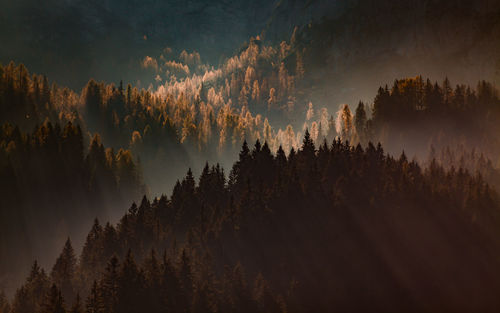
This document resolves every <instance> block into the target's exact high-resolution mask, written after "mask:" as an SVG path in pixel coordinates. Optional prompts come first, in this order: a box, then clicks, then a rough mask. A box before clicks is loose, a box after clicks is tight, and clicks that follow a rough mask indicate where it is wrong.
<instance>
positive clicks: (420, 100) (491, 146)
mask: <svg viewBox="0 0 500 313" xmlns="http://www.w3.org/2000/svg"><path fill="white" fill-rule="evenodd" d="M360 106H361V105H360ZM358 110H360V107H358ZM357 112H358V111H357ZM360 113H361V114H366V113H364V112H360ZM357 115H358V114H357ZM499 125H500V99H499V97H498V91H497V90H496V89H495V87H494V86H493V85H492V84H491V83H488V82H485V81H480V82H479V83H478V84H477V87H476V88H473V87H470V86H466V85H456V86H453V85H452V84H451V83H450V81H449V80H448V79H445V80H444V81H443V82H442V84H438V83H437V82H431V81H430V80H429V79H427V80H423V79H422V77H420V76H418V77H416V78H408V79H400V80H395V82H394V84H393V86H392V87H391V88H388V87H387V86H385V87H380V88H379V90H378V92H377V95H376V96H375V100H374V103H373V112H372V117H371V119H370V120H368V121H367V122H366V123H364V125H363V123H360V124H359V126H358V125H356V128H357V133H358V134H359V137H360V138H365V140H369V139H370V138H371V139H372V140H380V141H382V142H384V144H385V145H386V146H387V147H388V148H391V149H400V147H404V146H405V145H406V146H409V148H411V149H413V150H415V151H418V150H421V151H422V150H426V149H428V147H429V142H430V143H432V144H433V145H434V146H435V148H437V149H444V148H446V146H456V145H464V146H467V147H471V149H472V148H476V149H479V150H480V151H481V152H482V153H484V154H485V156H486V157H489V158H496V156H497V155H498V152H499V151H500V142H499V140H498V138H497V136H496V135H495V134H496V133H498V131H499V130H500V129H499ZM358 128H359V129H358ZM408 143H410V144H408ZM494 161H496V160H494Z"/></svg>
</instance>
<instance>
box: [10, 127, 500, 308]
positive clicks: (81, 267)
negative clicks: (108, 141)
mask: <svg viewBox="0 0 500 313" xmlns="http://www.w3.org/2000/svg"><path fill="white" fill-rule="evenodd" d="M498 206H499V204H498V198H497V194H496V192H495V191H494V190H493V189H492V188H491V187H490V186H489V185H488V184H487V183H486V182H485V181H484V180H483V179H482V178H481V176H480V175H478V174H476V175H473V174H471V173H469V172H468V171H467V170H464V169H462V168H460V169H452V170H445V169H443V168H442V167H441V166H439V165H438V164H437V162H435V161H433V162H432V164H431V165H430V166H429V167H428V168H422V167H421V166H419V165H418V163H416V162H414V161H409V160H408V159H407V157H406V155H405V154H402V155H401V156H399V157H397V158H394V157H391V156H389V155H387V154H386V153H385V152H384V150H383V148H382V147H381V146H380V145H378V146H377V147H375V146H374V145H372V144H371V143H369V144H368V146H367V148H366V149H363V148H362V147H361V146H360V145H357V146H355V147H354V146H350V145H349V144H348V143H343V142H342V141H340V139H338V140H336V141H334V142H332V143H331V144H327V143H326V141H325V142H324V143H323V144H322V145H321V146H320V147H319V149H316V148H315V145H314V142H313V141H312V139H311V137H310V135H309V133H308V132H306V134H305V137H304V140H303V144H302V146H301V147H300V149H298V150H297V151H295V150H294V149H292V150H291V151H290V152H289V154H288V156H287V155H286V154H285V152H284V151H283V149H281V148H280V149H279V150H278V151H277V153H276V154H272V153H271V151H270V149H269V146H268V145H267V143H264V144H263V145H262V144H261V143H260V142H259V141H256V143H255V145H254V146H253V148H252V149H251V150H250V149H249V147H248V145H247V144H246V142H244V144H243V146H242V148H241V151H240V153H239V158H238V161H237V162H236V163H235V164H234V165H233V167H232V169H231V171H230V173H229V175H228V177H226V175H225V173H224V171H223V170H222V169H221V168H220V166H219V165H215V166H209V165H208V164H206V165H205V168H204V170H203V172H202V174H201V175H200V177H199V179H195V178H194V176H193V174H192V172H191V170H189V171H188V172H187V174H186V175H185V177H184V178H183V179H182V181H178V182H177V184H176V185H175V187H174V189H173V192H172V194H171V195H170V196H169V197H167V196H162V197H160V198H155V199H154V200H153V201H150V200H148V198H146V197H144V198H143V199H142V201H141V202H140V204H139V205H136V204H135V203H134V204H132V206H131V207H130V209H129V210H128V212H127V213H126V214H124V215H123V216H122V217H121V219H120V220H119V222H118V223H117V224H115V225H113V224H110V223H106V224H105V225H101V223H100V222H99V220H97V219H96V220H95V221H94V225H93V226H92V227H91V229H90V231H89V233H88V235H87V239H86V241H85V244H84V246H83V250H82V252H81V254H80V255H77V254H76V253H75V251H74V249H73V247H72V244H71V240H70V239H68V240H67V241H66V243H65V245H64V247H63V249H62V252H61V253H60V255H59V257H58V258H57V260H56V261H55V263H54V264H53V266H52V268H51V270H50V271H48V272H46V271H45V270H44V269H42V268H41V267H40V266H39V265H38V264H37V263H36V261H35V263H34V264H33V265H32V267H31V270H30V272H29V274H28V276H27V278H26V281H25V282H24V284H23V285H22V286H21V287H20V288H19V289H18V290H17V292H16V294H15V297H14V300H13V301H12V303H11V310H12V312H139V311H147V312H164V311H172V312H186V311H187V312H219V311H222V312H289V311H291V312H311V311H318V310H319V311H327V310H333V311H344V310H355V311H368V310H370V311H377V312H378V311H380V312H382V311H384V312H401V311H418V312H421V311H436V310H440V311H456V310H464V309H465V310H466V311H469V310H476V309H480V310H481V311H484V312H490V311H491V312H493V311H495V308H497V307H498V305H499V303H498V302H499V300H498V296H497V294H496V292H495V291H496V290H498V288H499V287H500V271H499V268H500V267H499V265H500V264H498V263H499V260H500V258H499V256H500V255H499V253H500V252H499V244H500V241H499V234H498V229H499V227H498V226H499V222H500V220H499V218H500V215H499V210H498V209H499V207H498ZM415 256H418V257H417V258H416V257H415ZM305 264H307V265H306V266H304V265H305ZM374 282H376V284H374ZM395 295H397V297H394V296H395ZM415 295H418V298H415ZM4 303H6V302H5V300H4ZM5 307H7V304H5ZM5 312H8V311H6V310H5Z"/></svg>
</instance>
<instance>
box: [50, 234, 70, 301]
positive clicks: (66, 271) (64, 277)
mask: <svg viewBox="0 0 500 313" xmlns="http://www.w3.org/2000/svg"><path fill="white" fill-rule="evenodd" d="M75 271H76V256H75V252H74V250H73V247H72V245H71V241H70V239H69V238H68V239H67V240H66V243H65V244H64V248H63V251H62V252H61V254H60V255H59V257H58V258H57V260H56V263H55V264H54V267H53V268H52V272H51V278H52V281H53V282H54V283H55V284H56V285H57V286H59V288H60V289H61V293H62V295H63V298H64V299H66V301H70V302H72V301H73V298H74V296H75V290H74V281H75Z"/></svg>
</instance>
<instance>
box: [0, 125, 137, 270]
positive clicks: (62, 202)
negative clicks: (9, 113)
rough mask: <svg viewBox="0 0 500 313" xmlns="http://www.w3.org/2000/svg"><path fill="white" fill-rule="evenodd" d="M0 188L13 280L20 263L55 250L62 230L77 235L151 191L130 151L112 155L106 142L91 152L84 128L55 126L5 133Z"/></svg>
mask: <svg viewBox="0 0 500 313" xmlns="http://www.w3.org/2000/svg"><path fill="white" fill-rule="evenodd" d="M0 189H1V190H2V197H1V198H0V225H1V227H0V235H1V236H0V238H1V239H0V254H1V255H2V258H1V260H0V268H1V269H2V273H4V274H7V273H8V272H10V275H15V273H16V270H18V269H19V267H17V268H16V269H14V268H13V267H12V262H14V260H18V261H16V262H17V264H18V265H20V264H22V263H23V262H26V261H25V260H29V259H31V258H32V257H33V256H34V255H35V254H37V253H41V250H40V249H43V250H45V248H43V247H44V245H45V244H49V245H51V244H53V243H54V242H55V241H54V240H57V239H58V238H57V234H58V228H62V229H64V231H67V232H68V233H73V234H74V233H75V232H74V229H73V228H75V227H77V226H78V225H79V224H80V223H81V221H82V220H88V219H92V217H93V216H103V217H104V216H106V207H107V206H109V205H113V206H114V205H125V204H126V203H130V201H133V200H134V199H140V197H141V195H142V194H144V192H145V189H144V186H143V184H142V177H141V172H140V169H139V168H138V165H137V164H136V163H135V162H134V160H133V158H132V155H131V153H130V151H128V150H119V151H118V153H115V152H114V151H113V149H105V148H104V146H103V145H102V143H101V142H100V138H99V136H98V135H96V136H95V137H94V138H93V139H92V140H91V143H90V147H89V148H88V149H87V148H85V147H84V137H83V134H82V130H81V128H80V127H79V126H76V125H73V124H72V123H71V122H69V123H68V124H66V125H65V126H64V127H61V126H60V125H59V124H55V125H53V124H52V123H50V122H48V121H47V122H45V123H44V124H42V125H41V126H39V127H36V128H35V129H34V131H33V132H32V133H24V132H22V131H21V130H20V129H19V128H18V127H17V126H12V125H10V124H4V125H2V126H1V127H0ZM55 225H57V227H55ZM42 242H45V244H43V245H42ZM28 262H29V261H28ZM11 267H12V268H11ZM9 268H10V269H9Z"/></svg>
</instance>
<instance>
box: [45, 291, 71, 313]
mask: <svg viewBox="0 0 500 313" xmlns="http://www.w3.org/2000/svg"><path fill="white" fill-rule="evenodd" d="M42 313H66V310H65V309H64V300H63V297H62V296H61V291H60V290H59V289H58V288H57V287H56V285H55V284H52V287H51V288H50V291H49V293H48V295H47V299H46V300H45V304H44V306H43V309H42Z"/></svg>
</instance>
